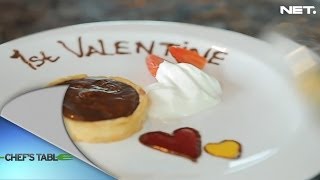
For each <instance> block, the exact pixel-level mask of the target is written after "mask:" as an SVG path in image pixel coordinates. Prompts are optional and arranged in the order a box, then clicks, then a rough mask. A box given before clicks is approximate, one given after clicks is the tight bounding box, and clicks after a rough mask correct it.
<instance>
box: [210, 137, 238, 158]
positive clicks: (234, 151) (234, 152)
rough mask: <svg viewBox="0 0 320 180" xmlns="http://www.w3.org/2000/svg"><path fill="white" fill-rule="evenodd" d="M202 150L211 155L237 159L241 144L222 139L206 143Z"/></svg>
mask: <svg viewBox="0 0 320 180" xmlns="http://www.w3.org/2000/svg"><path fill="white" fill-rule="evenodd" d="M204 150H205V151H206V152H207V153H208V154H210V155H212V156H217V157H222V158H227V159H238V158H240V155H241V144H240V143H238V142H237V141H234V140H224V141H221V142H219V143H208V144H206V145H205V147H204Z"/></svg>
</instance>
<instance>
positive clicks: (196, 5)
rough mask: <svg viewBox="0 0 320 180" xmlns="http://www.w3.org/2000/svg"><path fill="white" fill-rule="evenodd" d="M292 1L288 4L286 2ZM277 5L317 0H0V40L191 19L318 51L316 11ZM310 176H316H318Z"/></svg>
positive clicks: (319, 29) (316, 1) (318, 3)
mask: <svg viewBox="0 0 320 180" xmlns="http://www.w3.org/2000/svg"><path fill="white" fill-rule="evenodd" d="M288 3H291V4H288ZM280 5H313V6H315V7H316V8H317V7H320V1H319V0H269V1H263V0H241V1H236V0H224V1H218V0H197V1H195V0H175V1H164V0H148V1H147V0H122V1H118V0H91V1H86V0H68V1H63V0H1V1H0V17H1V18H0V44H2V43H4V42H7V41H10V40H12V39H15V38H18V37H21V36H24V35H27V34H31V33H35V32H39V31H43V30H47V29H52V28H57V27H62V26H67V25H73V24H80V23H87V22H97V21H114V20H161V21H175V22H185V23H193V24H199V25H205V26H211V27H217V28H223V29H227V30H232V31H237V32H240V33H243V34H247V35H249V36H254V37H257V36H258V35H259V34H260V32H261V31H263V30H265V29H266V28H267V27H268V28H274V27H276V28H280V29H286V30H288V29H290V31H288V32H287V34H288V35H289V36H290V37H291V38H292V39H294V40H295V41H297V42H299V43H301V44H304V45H307V46H309V47H311V48H312V49H313V50H314V51H315V52H317V53H318V54H320V11H319V12H318V13H317V14H315V15H281V14H280V13H279V7H280ZM312 180H320V175H319V176H318V177H316V178H314V179H312Z"/></svg>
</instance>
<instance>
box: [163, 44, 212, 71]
mask: <svg viewBox="0 0 320 180" xmlns="http://www.w3.org/2000/svg"><path fill="white" fill-rule="evenodd" d="M169 52H170V54H171V55H172V56H173V57H174V58H175V59H176V60H177V62H178V63H189V64H192V65H194V66H196V67H197V68H199V69H203V68H204V66H205V65H206V63H207V60H206V58H204V57H202V56H200V55H199V54H198V53H197V52H195V51H190V50H187V49H183V48H179V47H175V46H171V47H169Z"/></svg>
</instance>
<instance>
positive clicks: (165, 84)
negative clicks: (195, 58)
mask: <svg viewBox="0 0 320 180" xmlns="http://www.w3.org/2000/svg"><path fill="white" fill-rule="evenodd" d="M156 79H157V80H158V82H157V83H154V84H151V85H149V86H148V87H147V93H148V95H149V97H150V98H151V107H150V110H149V117H151V118H157V119H164V118H180V117H183V116H188V115H192V114H195V113H197V112H200V111H203V110H205V109H208V108H210V107H212V106H214V105H216V104H218V103H219V102H220V100H221V97H220V96H221V94H222V90H221V86H220V83H219V82H218V81H217V80H216V79H214V78H212V77H210V76H209V75H207V74H206V73H204V72H203V71H201V70H200V69H198V68H196V67H195V66H193V65H191V64H187V63H178V64H173V63H170V62H167V61H164V62H163V63H161V64H160V66H159V69H158V71H157V74H156Z"/></svg>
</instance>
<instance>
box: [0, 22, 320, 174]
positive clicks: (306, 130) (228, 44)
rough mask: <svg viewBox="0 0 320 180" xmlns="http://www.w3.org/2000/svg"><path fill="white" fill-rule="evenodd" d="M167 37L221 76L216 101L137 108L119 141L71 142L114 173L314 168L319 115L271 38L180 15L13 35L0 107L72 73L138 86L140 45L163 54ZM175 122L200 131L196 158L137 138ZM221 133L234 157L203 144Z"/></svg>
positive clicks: (148, 79) (0, 65) (148, 80)
mask: <svg viewBox="0 0 320 180" xmlns="http://www.w3.org/2000/svg"><path fill="white" fill-rule="evenodd" d="M170 45H180V46H182V47H186V48H187V49H196V50H197V51H198V52H199V54H201V55H203V56H205V57H206V58H207V60H208V63H207V64H206V66H205V68H204V69H203V71H204V72H206V73H207V74H208V75H210V76H212V77H215V78H216V79H217V80H218V81H219V82H220V83H221V86H222V92H223V94H222V101H221V102H220V103H219V104H218V105H216V106H214V107H212V108H210V109H208V110H206V111H202V112H199V113H196V114H194V115H192V116H188V117H183V118H178V119H172V120H166V119H161V120H159V119H151V118H147V119H146V121H145V124H144V127H143V129H142V130H141V131H139V132H137V133H135V134H134V135H132V136H131V137H129V138H127V139H124V140H121V141H117V142H113V143H82V142H81V143H80V142H75V145H76V146H77V147H78V149H79V150H80V151H81V152H82V153H83V154H84V155H85V156H86V157H87V158H88V159H89V160H90V161H91V162H92V163H93V164H95V165H96V166H98V167H99V168H100V169H102V170H104V171H106V172H110V173H111V174H113V175H115V176H116V177H117V178H120V179H222V180H229V179H243V180H247V179H297V180H301V179H310V178H311V177H313V176H314V175H316V174H317V173H319V171H320V154H319V152H320V143H318V142H319V137H320V121H317V117H316V116H314V115H313V114H312V113H311V111H310V107H309V106H308V105H307V104H306V103H304V101H303V100H302V98H301V97H300V96H301V95H300V94H299V93H298V91H297V90H296V87H295V84H294V81H293V80H292V78H291V77H290V70H289V68H288V67H286V66H285V65H284V60H283V59H282V57H281V55H280V54H278V53H277V50H276V49H273V47H272V46H270V45H269V44H267V43H265V42H262V41H260V40H257V39H254V38H251V37H248V36H245V35H242V34H239V33H235V32H230V31H225V30H220V29H214V28H208V27H201V26H196V25H189V24H182V23H171V22H153V21H119V22H101V23H90V24H83V25H76V26H70V27H64V28H59V29H54V30H50V31H45V32H42V33H38V34H34V35H30V36H27V37H23V38H20V39H17V40H14V41H11V42H8V43H5V44H2V45H0V52H1V53H0V58H1V62H0V77H1V78H2V80H1V93H0V107H3V106H4V105H5V103H7V102H9V101H10V100H11V99H13V98H14V97H17V96H18V95H21V94H23V93H25V92H28V91H32V90H35V89H39V88H43V87H46V86H47V85H48V84H49V83H50V82H52V81H54V80H56V79H59V78H61V77H65V76H70V75H76V74H87V75H89V76H119V77H123V78H126V79H129V80H131V81H133V82H134V83H135V84H138V85H140V86H142V87H144V88H145V87H147V86H148V85H150V84H152V83H154V82H156V79H155V78H154V77H152V76H151V75H150V73H149V72H148V69H147V67H146V64H145V58H146V56H147V54H148V53H153V54H156V55H159V56H161V57H165V58H166V59H168V60H170V61H173V60H174V59H173V57H171V55H170V54H169V53H168V47H169V46H170ZM53 95H54V94H53ZM56 96H59V98H57V102H58V103H56V102H52V104H56V105H55V107H53V106H52V105H50V106H48V107H50V108H57V109H61V108H62V104H61V99H62V97H61V96H63V95H62V94H61V93H60V94H56ZM51 99H52V98H51ZM52 101H55V100H54V99H52ZM26 103H28V102H26ZM26 105H27V104H26ZM41 107H43V108H44V109H45V108H46V105H45V104H44V105H43V106H41ZM47 111H50V109H48V110H47ZM18 112H19V110H18V109H17V113H18ZM59 112H61V111H59ZM34 114H36V113H34ZM49 114H50V113H49ZM54 117H55V115H54ZM61 117H62V114H60V113H57V114H56V117H55V118H52V117H51V118H46V117H43V118H38V121H45V120H54V119H56V120H57V121H62V120H63V119H62V118H61ZM9 120H11V121H13V122H14V120H13V119H9ZM39 124H40V123H39ZM33 126H37V124H36V123H33ZM182 127H190V128H194V129H196V130H197V131H198V132H199V133H200V135H201V143H202V144H201V148H202V153H201V156H200V157H199V158H198V160H197V162H193V161H190V160H189V159H187V158H183V157H179V156H175V155H172V154H167V153H163V152H160V151H157V150H154V149H152V148H149V147H147V146H145V145H143V144H141V143H140V142H139V136H140V135H142V134H144V133H146V132H151V131H163V132H166V133H172V132H173V131H174V130H176V129H179V128H182ZM43 128H49V127H43ZM39 135H40V136H41V134H39ZM66 135H67V134H66ZM229 139H231V140H236V141H237V142H239V143H240V144H241V146H242V152H241V156H240V158H238V159H224V158H219V157H215V156H212V155H210V154H208V153H206V152H205V151H204V150H203V148H204V146H205V145H206V144H207V143H217V142H220V141H223V140H229ZM51 142H52V143H53V144H54V141H51Z"/></svg>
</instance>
